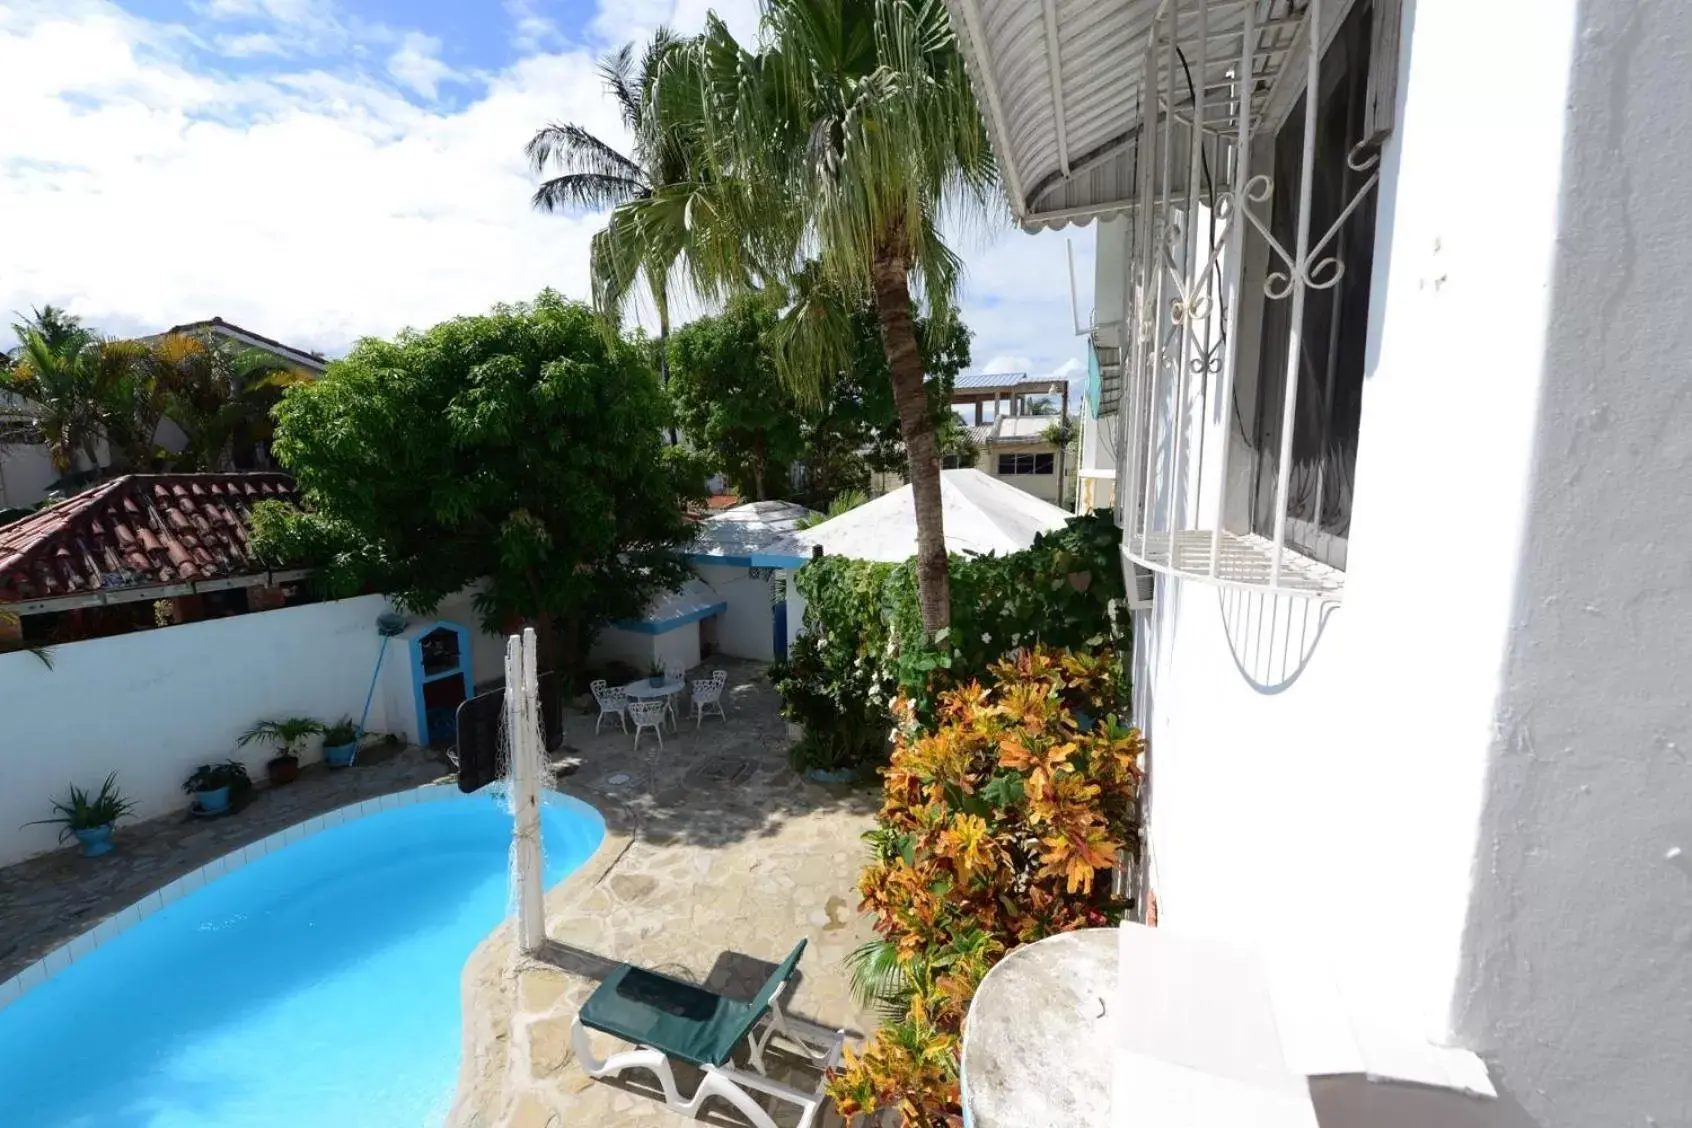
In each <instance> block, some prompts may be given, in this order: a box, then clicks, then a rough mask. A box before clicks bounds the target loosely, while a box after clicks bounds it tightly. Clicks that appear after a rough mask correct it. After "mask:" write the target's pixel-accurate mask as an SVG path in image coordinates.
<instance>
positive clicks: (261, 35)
mask: <svg viewBox="0 0 1692 1128" xmlns="http://www.w3.org/2000/svg"><path fill="white" fill-rule="evenodd" d="M214 43H215V45H216V47H217V51H218V54H220V55H228V56H229V57H230V58H232V59H246V58H251V57H253V56H255V55H286V54H287V53H288V45H287V44H286V43H284V42H283V41H282V40H281V39H280V38H278V37H277V36H274V35H271V34H270V33H268V32H263V31H254V32H249V33H248V34H246V35H220V36H218V37H217V39H216V40H215V41H214Z"/></svg>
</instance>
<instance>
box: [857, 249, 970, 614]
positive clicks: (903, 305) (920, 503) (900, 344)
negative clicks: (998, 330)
mask: <svg viewBox="0 0 1692 1128" xmlns="http://www.w3.org/2000/svg"><path fill="white" fill-rule="evenodd" d="M906 273H907V272H906V266H905V261H904V259H903V257H901V256H899V255H897V254H893V253H889V252H887V251H886V250H885V249H882V250H879V251H878V253H877V254H876V257H875V265H874V266H873V268H872V276H873V280H874V284H875V311H876V317H877V319H878V320H879V321H880V322H881V347H882V348H883V349H885V350H886V352H887V367H888V368H889V369H890V370H891V371H892V373H893V405H894V407H895V409H896V410H897V411H898V413H899V432H900V434H901V435H903V436H904V439H905V457H906V459H907V472H906V475H905V476H906V477H907V478H909V479H910V483H911V497H912V501H913V502H914V503H915V505H916V526H917V598H918V602H919V603H920V605H921V607H922V626H923V629H924V630H925V631H927V632H928V633H929V634H930V635H932V634H933V633H934V632H936V631H938V630H941V629H942V628H944V627H947V626H949V625H950V624H951V621H952V594H951V573H950V571H949V569H948V568H947V564H946V529H945V525H944V523H943V519H942V517H941V510H940V444H939V443H938V442H937V441H936V439H935V435H934V417H933V415H931V414H930V413H929V410H928V393H927V391H926V390H925V389H924V388H923V385H922V354H921V353H920V352H918V351H917V339H916V323H915V322H914V321H913V319H912V318H911V289H910V283H909V280H908V279H907V277H906Z"/></svg>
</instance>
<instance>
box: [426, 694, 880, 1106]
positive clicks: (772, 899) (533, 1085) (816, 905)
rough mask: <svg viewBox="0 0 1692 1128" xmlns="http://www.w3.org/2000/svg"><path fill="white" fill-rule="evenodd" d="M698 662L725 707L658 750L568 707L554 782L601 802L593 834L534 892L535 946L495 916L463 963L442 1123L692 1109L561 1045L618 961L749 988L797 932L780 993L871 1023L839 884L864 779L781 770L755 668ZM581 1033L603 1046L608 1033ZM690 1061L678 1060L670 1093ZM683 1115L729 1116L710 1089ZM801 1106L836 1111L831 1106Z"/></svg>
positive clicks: (853, 848)
mask: <svg viewBox="0 0 1692 1128" xmlns="http://www.w3.org/2000/svg"><path fill="white" fill-rule="evenodd" d="M707 667H708V668H709V667H722V668H725V669H727V670H728V671H729V689H728V691H727V692H726V693H725V695H724V707H725V709H726V711H727V713H728V721H727V723H726V724H725V723H724V722H722V721H720V720H716V719H714V718H713V719H707V720H706V721H705V725H704V727H703V729H701V730H699V731H697V732H695V731H694V727H693V722H692V721H691V720H690V719H686V718H684V719H683V721H682V725H681V732H680V734H679V736H672V735H671V734H669V733H666V734H665V738H664V739H665V742H666V747H665V750H664V751H663V752H662V753H657V750H656V746H655V745H653V744H652V741H651V735H650V734H644V735H643V736H642V747H641V754H640V756H639V757H638V758H637V757H636V756H635V754H634V753H633V752H632V750H631V745H632V739H631V737H629V736H627V735H625V734H623V733H621V732H618V731H616V726H615V725H614V724H608V727H607V729H606V731H604V732H602V733H601V734H600V735H599V736H597V737H595V736H594V735H593V725H592V717H587V718H577V717H575V716H572V717H571V718H570V719H569V729H568V731H567V732H566V737H565V740H566V743H567V744H569V745H571V746H573V752H574V754H575V755H576V756H577V757H578V758H579V761H580V763H579V766H578V767H576V768H575V770H574V772H573V774H571V775H569V776H567V777H566V778H563V779H562V780H560V783H559V786H560V789H561V790H564V791H568V792H570V793H572V794H575V795H578V796H580V797H581V798H583V799H585V800H587V801H588V802H590V803H592V804H593V805H594V806H595V807H597V808H598V809H599V810H600V811H601V812H602V813H603V814H604V815H605V820H606V825H607V839H606V842H605V844H604V845H603V846H602V847H601V848H600V850H599V851H598V852H597V853H596V854H595V855H594V857H593V858H592V859H591V860H590V861H589V862H588V863H587V864H586V865H584V866H583V867H582V869H580V870H578V871H577V872H576V873H574V874H572V875H571V876H570V877H569V878H567V879H565V881H563V882H562V883H560V884H559V885H558V886H557V887H556V888H554V889H553V890H551V891H550V892H549V893H548V895H547V935H548V938H549V941H550V943H549V946H548V949H547V951H546V952H544V953H543V954H542V958H541V959H539V960H534V961H524V960H521V959H519V958H518V957H517V955H516V953H515V951H514V949H513V946H512V942H511V941H512V937H511V929H509V928H506V929H502V930H501V931H500V932H499V933H496V934H495V936H494V937H492V938H490V940H489V941H488V942H487V943H485V944H483V945H482V947H481V948H480V949H478V951H477V953H476V955H475V956H474V957H472V959H471V961H470V964H469V966H468V967H467V968H466V973H465V1013H466V1019H465V1026H466V1031H465V1033H466V1051H465V1058H464V1065H463V1071H462V1077H461V1087H460V1091H459V1101H458V1105H457V1107H456V1108H455V1110H454V1113H453V1116H452V1118H451V1119H450V1120H449V1124H452V1125H454V1126H455V1128H494V1126H510V1128H567V1126H572V1125H578V1124H616V1125H624V1124H628V1125H682V1124H687V1123H690V1121H688V1120H687V1119H686V1118H684V1117H681V1116H678V1115H676V1114H674V1113H672V1112H670V1111H669V1110H668V1109H667V1108H666V1107H665V1106H664V1104H663V1101H662V1099H661V1097H659V1096H658V1095H657V1086H656V1085H655V1084H654V1083H653V1081H652V1078H651V1076H650V1075H649V1074H646V1073H644V1072H642V1071H633V1072H630V1073H628V1074H625V1075H624V1077H623V1078H622V1079H620V1080H617V1081H609V1080H607V1081H595V1080H593V1079H591V1078H589V1077H588V1076H587V1075H586V1073H584V1072H583V1071H582V1069H581V1068H580V1067H579V1066H578V1065H577V1064H576V1062H575V1060H574V1054H573V1053H572V1051H571V1049H570V1037H569V1034H570V1023H571V1020H572V1019H573V1018H574V1017H575V1013H576V1010H577V1008H578V1007H579V1006H580V1005H581V1003H582V1001H583V1000H584V999H586V998H587V996H588V995H589V994H590V993H591V992H592V991H593V989H594V987H595V986H596V985H597V983H598V981H599V979H600V978H602V977H603V976H604V975H605V973H606V972H607V971H608V970H610V968H611V967H613V966H614V965H615V964H616V963H618V962H628V963H635V964H640V965H642V966H645V967H650V968H654V969H657V970H661V971H663V972H665V973H666V974H670V975H674V976H677V977H678V978H684V979H688V980H690V981H692V982H697V983H704V984H706V985H708V986H710V987H712V988H714V989H716V990H720V991H723V992H724V993H727V994H738V995H740V996H741V997H744V998H751V997H752V996H753V995H755V994H756V993H757V991H758V988H759V987H760V986H762V984H763V981H764V979H765V978H766V977H767V976H768V975H769V973H770V972H771V971H773V970H774V966H775V964H776V963H778V962H779V961H780V960H781V958H782V957H783V956H785V955H786V954H787V952H788V950H789V949H790V948H792V946H793V945H794V944H795V943H796V942H797V941H798V940H799V938H800V937H805V938H806V939H807V940H808V942H809V946H808V947H807V949H806V951H805V957H804V959H803V960H802V961H801V963H800V965H799V970H800V976H799V979H798V981H797V989H796V990H795V991H794V992H792V994H791V995H790V996H789V1000H790V1006H789V1010H790V1011H791V1012H792V1013H794V1014H796V1015H799V1016H801V1017H803V1018H806V1019H809V1020H811V1021H814V1022H817V1023H819V1024H821V1025H823V1026H826V1027H829V1028H831V1029H835V1028H845V1029H847V1030H848V1032H849V1033H852V1034H855V1035H861V1034H863V1033H864V1032H866V1031H867V1030H868V1029H870V1028H871V1027H872V1026H873V1025H874V1023H873V1019H872V1018H871V1017H870V1016H868V1015H866V1014H863V1013H861V1012H860V1011H859V1010H858V1009H857V1008H856V1006H854V1004H853V1003H852V999H851V994H850V991H849V989H848V977H847V974H846V971H845V968H844V965H843V960H844V958H845V956H846V954H847V953H848V952H850V951H851V950H852V949H853V948H855V947H857V946H858V945H859V944H862V943H863V942H864V941H865V940H867V939H869V938H870V937H871V936H872V933H871V931H870V929H869V926H868V922H867V919H866V918H864V917H862V916H860V915H859V914H858V912H857V904H858V897H857V894H856V892H855V890H854V888H853V886H854V883H855V881H856V879H857V873H858V870H859V868H860V867H861V865H862V863H863V860H864V845H863V843H862V842H861V841H860V839H859V836H860V835H861V834H862V833H863V831H865V830H866V829H868V828H869V827H870V825H871V823H872V822H873V818H874V813H875V810H876V806H877V804H878V802H879V794H880V793H879V792H878V791H875V790H873V789H853V788H848V787H842V786H827V785H822V784H817V783H813V782H811V781H809V780H806V779H803V778H801V777H800V776H798V775H796V774H795V773H794V772H793V771H792V770H791V769H790V768H789V767H788V766H787V747H788V744H789V740H788V737H787V733H786V726H785V724H784V723H783V722H782V721H781V718H780V717H779V716H778V715H777V714H776V711H775V708H776V697H775V693H774V691H773V690H772V689H771V688H770V686H769V684H768V682H767V681H765V680H764V678H763V673H762V668H761V667H760V666H759V665H757V664H754V663H736V662H710V663H707ZM696 673H697V672H696ZM584 722H585V723H584ZM649 749H650V750H651V751H652V752H653V753H654V755H653V756H651V757H648V755H647V753H648V751H649ZM594 1044H595V1052H596V1053H599V1054H601V1055H603V1054H604V1053H605V1052H607V1051H608V1050H609V1049H611V1048H613V1047H614V1046H615V1045H616V1043H615V1042H613V1041H611V1040H609V1039H603V1040H602V1039H600V1038H599V1037H598V1036H595V1043H594ZM815 1076H816V1075H815V1074H814V1073H812V1074H810V1078H811V1080H812V1081H814V1079H815ZM696 1077H697V1075H692V1076H687V1075H685V1074H684V1072H683V1071H680V1070H678V1073H677V1081H678V1083H679V1084H680V1085H681V1087H682V1091H683V1093H684V1094H687V1093H691V1092H692V1086H693V1083H694V1081H695V1079H696ZM768 1107H769V1108H770V1110H771V1112H772V1114H773V1115H774V1116H775V1119H776V1122H777V1124H792V1123H794V1122H795V1121H796V1119H797V1110H795V1109H793V1108H792V1106H786V1105H779V1104H775V1105H770V1106H768ZM693 1123H711V1124H719V1125H732V1124H741V1123H744V1121H742V1120H741V1119H740V1118H739V1116H738V1114H736V1113H735V1112H734V1111H733V1110H732V1109H730V1108H729V1107H728V1106H727V1105H723V1104H720V1103H718V1102H712V1103H711V1104H708V1105H707V1106H706V1108H705V1109H704V1110H702V1112H701V1115H700V1119H699V1120H698V1121H695V1122H693ZM817 1123H818V1124H819V1125H821V1124H832V1125H838V1124H839V1123H840V1121H839V1118H838V1117H837V1116H834V1115H833V1114H832V1113H830V1114H829V1115H828V1116H826V1117H824V1118H821V1119H819V1120H818V1121H817Z"/></svg>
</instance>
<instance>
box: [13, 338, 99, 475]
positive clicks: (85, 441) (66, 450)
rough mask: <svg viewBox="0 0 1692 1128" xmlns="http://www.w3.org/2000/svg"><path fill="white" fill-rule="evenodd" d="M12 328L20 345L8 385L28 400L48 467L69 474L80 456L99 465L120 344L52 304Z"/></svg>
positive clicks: (16, 394)
mask: <svg viewBox="0 0 1692 1128" xmlns="http://www.w3.org/2000/svg"><path fill="white" fill-rule="evenodd" d="M12 330H13V332H15V333H16V334H17V336H18V340H19V342H20V345H19V347H18V349H17V352H16V354H15V355H14V357H13V363H12V365H11V368H10V370H9V371H8V372H7V373H6V384H7V390H9V391H10V392H12V393H13V394H14V395H15V396H17V397H18V398H20V399H22V400H24V401H25V402H26V403H27V404H28V405H29V407H28V409H29V411H30V412H31V414H32V415H33V418H34V423H35V427H36V430H37V431H38V433H39V434H40V435H41V438H42V440H43V441H44V442H45V443H46V445H47V450H48V454H49V456H50V457H51V458H52V461H53V468H54V469H55V470H57V471H58V472H59V473H60V474H61V475H63V474H69V473H71V472H72V471H74V470H75V469H76V463H77V459H78V457H82V458H86V459H87V461H88V466H89V468H90V469H98V468H99V465H100V461H99V443H100V440H101V439H102V438H103V437H104V436H105V411H106V405H107V399H108V396H109V393H110V390H111V388H112V386H113V384H114V383H115V382H116V381H117V380H119V379H121V378H122V376H123V366H124V365H125V364H126V363H127V359H126V354H125V352H124V350H121V349H118V348H116V347H113V346H114V345H115V342H108V341H103V340H101V339H100V338H99V337H97V336H96V335H95V334H94V333H92V332H90V331H89V330H87V329H84V328H82V326H81V325H80V324H78V323H77V321H76V319H75V318H72V317H68V316H66V315H64V314H63V313H62V311H59V310H56V309H54V307H52V306H47V307H45V309H42V310H37V311H35V316H34V318H33V320H31V321H29V322H25V323H22V324H17V325H13V326H12Z"/></svg>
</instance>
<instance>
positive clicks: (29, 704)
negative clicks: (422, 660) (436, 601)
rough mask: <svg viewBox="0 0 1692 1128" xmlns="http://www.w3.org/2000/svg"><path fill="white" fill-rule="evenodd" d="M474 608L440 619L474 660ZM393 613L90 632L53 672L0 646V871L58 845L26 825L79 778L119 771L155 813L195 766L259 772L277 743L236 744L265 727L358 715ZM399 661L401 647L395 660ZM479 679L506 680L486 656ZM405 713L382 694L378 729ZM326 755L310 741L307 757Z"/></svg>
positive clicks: (87, 783) (374, 603) (312, 610)
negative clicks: (220, 764) (282, 720)
mask: <svg viewBox="0 0 1692 1128" xmlns="http://www.w3.org/2000/svg"><path fill="white" fill-rule="evenodd" d="M467 602H468V601H467V600H466V601H456V602H454V601H449V602H448V604H446V605H443V607H442V609H441V610H442V613H441V614H439V615H437V617H438V618H452V619H454V620H456V621H460V622H465V623H466V625H468V626H470V627H471V628H472V635H471V637H472V639H473V640H474V642H475V644H473V646H472V655H473V657H474V656H477V655H479V654H480V653H481V652H483V650H484V648H483V647H482V646H481V645H479V644H480V643H481V642H482V636H481V634H480V632H479V630H477V629H476V622H475V619H474V617H473V616H471V617H467V618H466V617H463V612H464V611H467V610H468V608H467ZM386 609H387V601H386V599H385V598H384V597H382V596H380V595H367V596H360V597H359V598H356V599H345V600H337V601H334V602H329V603H313V604H307V605H305V606H301V607H290V608H284V609H282V610H278V611H266V612H261V613H257V614H249V615H240V616H236V617H233V618H228V619H213V620H209V621H206V622H200V623H190V624H185V625H183V626H177V627H169V628H165V629H163V630H153V631H140V632H136V633H134V634H126V635H117V636H114V637H112V638H101V639H89V640H86V641H82V642H75V643H67V644H65V645H63V646H59V647H55V648H54V650H53V668H52V669H48V668H47V667H45V666H43V665H42V664H41V663H40V662H39V661H37V660H36V658H35V657H34V656H33V655H30V654H28V653H22V652H19V653H11V654H0V865H7V864H10V863H12V862H16V861H19V860H21V859H22V858H25V857H28V856H30V855H32V854H36V853H39V852H41V851H43V850H50V849H53V848H54V845H55V841H56V835H57V829H56V828H55V827H51V826H30V827H25V826H22V824H24V823H27V822H29V821H30V820H31V819H40V818H45V817H47V816H48V815H50V814H51V813H52V811H51V808H50V806H49V804H50V803H51V801H52V800H53V799H55V798H58V797H61V796H63V795H64V794H65V791H66V788H67V786H68V785H69V784H72V783H75V784H77V785H78V786H80V787H84V788H98V787H99V785H100V781H101V780H103V779H105V777H106V773H107V772H111V771H116V772H117V773H118V783H119V784H120V785H121V786H122V788H123V791H124V793H125V794H126V795H127V796H128V797H129V798H130V799H132V800H134V802H135V804H136V817H138V818H150V817H152V816H155V815H162V814H166V813H169V812H171V811H177V810H182V809H184V808H185V806H186V805H187V802H188V800H187V798H186V797H185V796H184V795H183V793H182V781H183V780H184V779H185V778H186V777H187V775H188V773H189V772H190V771H191V770H192V769H193V768H194V766H195V765H197V764H203V763H210V762H215V761H220V760H225V759H229V758H231V757H235V758H238V759H240V760H241V761H243V762H244V763H245V764H246V765H247V768H248V771H250V772H251V773H252V774H253V778H254V779H255V780H260V779H262V778H263V774H264V762H265V761H266V760H267V759H269V758H270V756H271V755H272V751H271V750H270V749H269V748H268V747H261V746H259V745H257V744H254V745H251V746H249V747H247V748H244V749H238V748H237V747H236V740H237V738H239V737H240V735H241V733H242V732H244V731H246V729H247V728H248V727H250V726H251V725H252V724H253V722H254V721H258V720H261V719H264V718H271V717H293V716H305V717H313V718H316V719H319V720H325V721H329V720H334V719H336V718H339V717H342V716H351V717H353V718H354V719H355V720H356V719H357V717H358V715H359V712H360V711H361V710H362V709H363V707H364V695H365V693H366V691H367V690H368V689H369V687H370V676H371V673H372V671H373V670H374V667H375V662H376V651H377V648H378V647H379V645H380V643H381V640H380V637H379V636H378V635H377V632H376V626H375V624H376V616H377V615H378V614H379V613H381V612H382V611H384V610H386ZM461 609H462V610H461ZM396 657H399V658H401V659H402V660H403V653H397V652H396V651H395V650H394V648H392V647H390V648H389V652H388V656H387V659H386V661H392V660H394V659H395V658H396ZM473 673H474V676H475V677H477V678H478V679H487V678H493V677H497V676H498V671H497V668H483V666H482V664H481V663H480V662H477V663H476V664H475V667H474V669H473ZM388 680H389V679H387V678H386V677H384V679H383V681H384V682H385V683H386V682H387V681H388ZM398 704H400V705H405V706H409V704H410V703H409V700H404V701H401V702H399V703H398ZM395 707H396V701H395V697H394V695H390V694H385V693H383V692H380V691H379V692H378V693H377V695H376V700H375V701H374V702H373V703H372V705H371V714H370V721H369V726H368V727H369V728H370V730H372V731H376V732H383V731H389V730H390V729H393V728H395V727H397V726H396V723H395V722H396V719H397V718H395V717H392V716H390V715H389V714H390V710H392V709H394V708H395ZM320 756H321V751H320V748H319V744H318V742H316V741H313V743H312V745H311V746H310V747H309V748H308V749H307V750H306V754H305V756H304V759H305V760H306V761H307V762H311V761H313V760H316V759H318V758H320ZM119 833H120V836H121V833H122V832H121V827H120V831H119Z"/></svg>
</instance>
